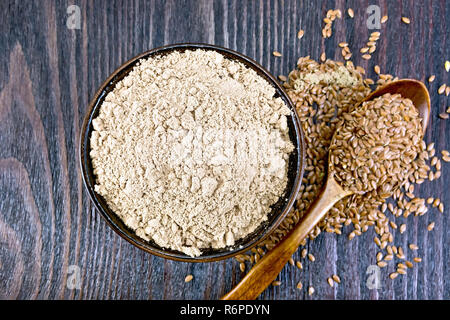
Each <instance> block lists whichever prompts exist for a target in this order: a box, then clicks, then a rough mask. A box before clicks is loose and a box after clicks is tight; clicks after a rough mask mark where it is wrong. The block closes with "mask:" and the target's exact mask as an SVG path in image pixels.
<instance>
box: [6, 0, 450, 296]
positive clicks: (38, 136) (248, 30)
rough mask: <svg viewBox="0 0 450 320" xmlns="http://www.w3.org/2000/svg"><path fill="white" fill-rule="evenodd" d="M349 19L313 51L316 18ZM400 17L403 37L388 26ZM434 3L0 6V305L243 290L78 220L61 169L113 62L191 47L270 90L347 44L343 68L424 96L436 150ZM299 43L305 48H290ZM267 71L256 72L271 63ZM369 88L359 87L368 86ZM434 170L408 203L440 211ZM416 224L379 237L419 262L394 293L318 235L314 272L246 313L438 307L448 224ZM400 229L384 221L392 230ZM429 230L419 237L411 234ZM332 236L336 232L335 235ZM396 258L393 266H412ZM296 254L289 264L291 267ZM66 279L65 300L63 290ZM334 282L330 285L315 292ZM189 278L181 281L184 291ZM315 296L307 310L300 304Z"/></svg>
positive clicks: (312, 246) (80, 202)
mask: <svg viewBox="0 0 450 320" xmlns="http://www.w3.org/2000/svg"><path fill="white" fill-rule="evenodd" d="M72 4H75V5H77V6H79V8H80V14H81V17H80V18H81V19H80V22H81V24H80V29H75V30H71V29H69V28H67V19H68V17H69V16H70V14H68V13H67V8H68V7H69V6H70V5H72ZM370 4H377V5H378V6H379V7H380V9H381V14H382V15H384V14H385V13H387V14H388V15H389V20H388V22H387V23H386V24H385V25H382V28H381V30H380V31H381V39H380V40H379V45H378V49H377V51H376V53H375V54H374V56H373V59H372V60H370V61H365V60H362V59H361V54H359V52H358V50H359V48H361V47H363V46H364V44H365V42H366V41H367V38H368V34H369V33H370V32H371V31H372V30H369V29H368V28H367V25H366V21H367V18H368V14H367V13H366V10H367V7H368V6H369V5H370ZM349 7H351V8H353V9H354V11H355V18H354V19H350V18H348V17H347V16H346V15H344V18H343V19H340V20H338V21H337V22H336V23H335V24H334V26H333V30H334V33H333V36H332V37H331V38H330V39H323V38H322V37H321V28H322V18H323V17H324V16H325V13H326V11H327V10H328V9H334V8H339V9H341V10H345V9H346V8H349ZM401 16H408V17H410V18H411V24H410V25H406V24H403V23H401V22H400V17H401ZM449 17H450V1H446V0H442V1H413V0H410V1H406V0H404V1H388V0H382V1H356V0H351V1H344V0H336V1H314V0H310V1H291V0H285V1H239V0H234V1H232V0H230V1H212V0H211V1H209V0H203V1H197V0H189V1H188V0H186V1H175V0H172V1H86V0H85V1H81V0H73V1H19V0H17V1H11V0H10V1H6V0H5V1H0V49H1V52H2V55H0V244H1V245H0V298H11V299H15V298H19V299H125V298H126V299H217V298H219V297H220V296H222V295H223V294H224V293H226V292H227V291H228V290H230V289H231V288H232V286H234V285H235V284H236V283H237V282H238V281H239V279H240V278H241V277H242V276H243V274H242V273H241V272H240V270H239V266H238V263H237V262H236V261H235V260H234V259H229V260H226V261H221V262H216V263H205V264H190V263H180V262H173V261H168V260H164V259H161V258H158V257H154V256H151V255H149V254H147V253H145V252H143V251H141V250H139V249H137V248H135V247H133V246H132V245H130V244H129V243H127V242H126V241H124V240H122V239H121V238H120V237H119V236H117V235H116V234H115V233H114V232H113V231H111V230H110V229H109V227H108V226H107V225H106V223H105V222H104V221H103V220H102V219H101V218H100V215H99V214H97V212H96V211H95V209H94V208H93V207H92V205H91V203H90V201H89V199H88V197H87V194H86V191H85V189H84V186H83V184H82V180H81V175H80V168H79V161H78V156H77V152H78V150H77V148H78V142H79V141H78V140H79V134H80V127H81V122H82V119H83V117H84V113H85V111H86V108H87V105H88V102H89V100H90V99H91V98H92V96H93V95H94V93H95V91H96V90H97V88H98V87H99V85H100V84H101V83H102V81H103V80H104V79H106V78H107V76H108V75H109V74H110V73H111V72H112V71H114V70H115V69H116V68H117V67H118V66H119V65H120V64H121V63H123V62H125V61H126V60H128V59H129V58H131V57H133V56H135V55H137V54H139V53H141V52H143V51H146V50H148V49H151V48H154V47H158V46H161V45H164V44H170V43H177V42H206V43H213V44H217V45H221V46H225V47H228V48H231V49H234V50H237V51H240V52H242V53H244V54H246V55H248V56H250V57H252V58H254V59H255V60H256V61H258V62H260V63H261V64H262V65H263V66H265V67H267V68H268V70H269V71H271V72H272V73H273V74H274V75H279V74H284V75H287V74H288V72H289V70H291V69H293V68H294V67H295V64H296V61H297V59H298V57H300V56H305V55H311V57H312V58H315V59H318V58H319V56H320V54H321V53H322V52H323V51H325V52H326V54H327V57H330V58H336V59H341V54H340V50H339V49H337V43H339V42H340V41H344V40H347V41H348V42H349V43H350V47H351V49H352V52H354V58H353V61H354V62H355V63H356V64H359V65H362V66H364V67H367V68H368V69H370V70H372V68H373V66H374V65H375V64H378V65H380V67H381V70H382V72H385V73H391V74H394V75H396V76H398V77H410V78H416V79H420V80H423V81H425V80H426V79H427V78H428V76H430V75H431V74H435V75H436V80H435V81H434V83H432V84H429V85H428V86H429V88H430V92H431V95H432V118H431V122H430V127H429V130H428V131H427V133H426V141H428V142H430V141H435V142H436V149H437V150H438V152H439V151H440V150H443V149H450V143H449V142H448V141H447V137H446V136H447V135H448V134H449V133H450V130H449V123H450V122H448V121H450V120H447V121H444V120H441V119H439V118H438V113H439V112H443V111H444V110H445V108H446V107H447V106H448V105H449V101H448V97H446V96H445V95H440V96H438V95H437V88H438V86H439V85H440V84H442V83H445V82H447V83H449V76H448V75H449V73H447V72H446V71H445V69H444V61H445V60H446V59H447V60H448V59H449V58H450V44H449V43H448V38H449V30H450V18H449ZM300 28H302V29H304V30H305V36H304V37H303V39H301V40H297V39H296V33H297V31H298V30H299V29H300ZM274 50H277V51H280V52H282V53H283V57H281V58H276V57H274V56H272V54H271V53H272V51H274ZM369 75H371V76H373V71H370V72H369ZM449 169H450V166H449V165H448V164H444V166H443V170H442V173H443V177H442V178H441V179H439V180H438V181H434V182H426V183H424V184H423V185H421V186H420V187H418V188H417V189H416V190H417V191H416V194H417V195H419V196H422V197H427V196H434V197H439V198H441V199H442V201H443V202H444V203H446V204H447V205H448V207H450V195H449V192H448V189H447V188H448V186H449V183H450V178H449V173H450V172H449ZM448 210H449V209H448V208H447V209H446V212H445V213H444V214H440V213H439V212H438V211H437V210H436V209H431V210H430V211H429V212H428V213H427V214H426V215H425V216H423V217H420V218H414V217H410V218H408V219H407V220H408V221H407V225H408V228H407V231H406V232H405V233H404V234H403V235H400V233H398V232H397V233H395V239H396V240H395V242H396V243H397V244H401V245H402V246H403V247H404V248H406V246H407V245H408V244H409V243H416V244H418V245H419V247H420V250H419V251H418V253H417V255H419V256H421V257H422V258H423V262H422V263H421V264H419V265H418V266H417V267H415V268H414V269H412V270H410V271H409V272H408V275H407V276H403V277H399V278H397V279H396V280H395V281H391V280H389V279H388V278H387V275H388V273H389V272H391V271H392V270H393V268H394V267H393V266H392V265H391V266H390V267H389V268H387V269H383V270H382V272H381V285H382V287H381V289H378V290H376V289H368V288H367V286H366V281H367V278H368V277H369V275H368V274H366V271H367V267H368V266H369V265H371V264H374V262H375V254H376V252H377V248H376V246H375V244H374V243H373V237H374V232H373V231H369V232H367V233H366V234H364V235H363V236H362V237H358V238H356V239H355V240H352V241H348V240H347V238H346V237H344V236H339V237H338V236H335V235H331V234H324V235H321V236H320V237H319V238H318V239H316V240H315V241H314V242H312V243H309V244H308V249H309V251H310V252H312V253H313V254H314V255H315V256H316V262H314V263H312V262H308V261H304V263H303V264H304V270H303V271H299V270H297V269H296V268H295V267H291V266H287V267H285V268H284V270H283V272H282V273H281V274H280V276H279V279H280V280H281V281H282V285H281V286H279V287H270V288H268V289H267V290H266V291H265V292H264V293H263V294H262V295H261V297H260V298H261V299H449V298H450V283H449V277H448V276H447V275H448V273H449V263H448V262H449V258H450V257H449V244H450V243H449V233H448V228H449V218H448V217H449V214H448ZM404 220H405V219H396V222H397V223H398V224H399V223H401V222H402V221H404ZM431 221H435V223H436V226H435V228H434V230H433V231H432V232H427V231H426V226H427V225H428V224H429V223H430V222H431ZM344 230H346V231H348V230H349V229H344ZM411 254H412V253H411V252H410V251H408V255H409V258H412V256H411ZM298 257H299V253H297V254H296V258H298ZM77 270H79V272H80V283H81V286H80V289H76V288H75V289H70V288H69V287H70V286H69V287H68V285H67V283H68V281H69V282H70V280H73V279H74V276H75V275H76V274H77ZM333 273H337V274H339V275H340V277H341V279H342V283H341V284H340V285H339V286H337V287H334V288H330V287H329V286H328V284H327V283H326V278H327V277H329V276H330V275H331V274H333ZM187 274H193V275H194V280H193V281H192V282H190V283H188V284H185V283H184V277H185V276H186V275H187ZM299 280H301V281H302V282H303V284H304V287H307V286H308V285H313V286H314V287H315V289H316V293H315V294H314V295H313V296H311V297H309V296H308V295H307V293H306V289H305V288H304V289H303V290H298V289H296V284H297V282H298V281H299Z"/></svg>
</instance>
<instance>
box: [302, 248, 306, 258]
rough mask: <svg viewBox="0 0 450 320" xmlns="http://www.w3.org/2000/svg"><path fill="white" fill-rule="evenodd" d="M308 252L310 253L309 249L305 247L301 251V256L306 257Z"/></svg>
mask: <svg viewBox="0 0 450 320" xmlns="http://www.w3.org/2000/svg"><path fill="white" fill-rule="evenodd" d="M307 254H308V250H306V249H303V250H302V252H301V257H302V258H305V257H306V255H307Z"/></svg>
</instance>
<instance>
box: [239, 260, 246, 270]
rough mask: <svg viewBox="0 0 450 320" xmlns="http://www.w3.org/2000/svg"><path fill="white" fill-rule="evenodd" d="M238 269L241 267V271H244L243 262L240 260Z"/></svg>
mask: <svg viewBox="0 0 450 320" xmlns="http://www.w3.org/2000/svg"><path fill="white" fill-rule="evenodd" d="M239 269H241V272H244V271H245V263H243V262H241V263H239Z"/></svg>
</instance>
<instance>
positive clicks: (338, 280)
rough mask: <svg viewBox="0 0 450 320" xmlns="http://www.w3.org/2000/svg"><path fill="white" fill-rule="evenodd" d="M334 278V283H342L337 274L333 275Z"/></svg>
mask: <svg viewBox="0 0 450 320" xmlns="http://www.w3.org/2000/svg"><path fill="white" fill-rule="evenodd" d="M332 278H333V280H334V281H336V282H337V283H341V278H339V276H338V275H337V274H333V275H332Z"/></svg>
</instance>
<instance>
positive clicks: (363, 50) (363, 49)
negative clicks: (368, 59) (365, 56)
mask: <svg viewBox="0 0 450 320" xmlns="http://www.w3.org/2000/svg"><path fill="white" fill-rule="evenodd" d="M367 51H369V48H367V47H364V48H361V49H360V50H359V52H361V53H366V52H367Z"/></svg>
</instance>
